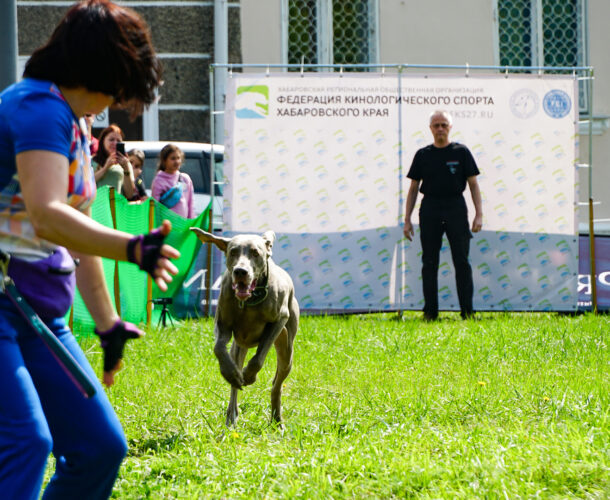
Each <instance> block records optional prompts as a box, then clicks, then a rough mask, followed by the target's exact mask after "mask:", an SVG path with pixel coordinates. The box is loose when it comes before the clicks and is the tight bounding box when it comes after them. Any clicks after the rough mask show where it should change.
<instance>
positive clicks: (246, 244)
mask: <svg viewBox="0 0 610 500" xmlns="http://www.w3.org/2000/svg"><path fill="white" fill-rule="evenodd" d="M191 231H193V232H195V233H196V234H197V237H198V238H199V239H200V240H201V241H202V242H204V243H213V244H214V245H216V246H217V247H218V248H220V250H222V251H223V252H224V253H225V256H226V261H227V269H226V271H225V273H224V274H223V277H222V283H221V286H220V296H219V298H218V307H217V308H216V319H215V325H214V336H215V345H214V354H215V355H216V357H217V358H218V362H219V364H220V373H221V374H222V376H223V377H224V378H225V379H226V380H227V382H229V384H231V397H230V400H229V407H228V408H227V426H232V425H234V424H235V421H236V420H237V415H238V413H239V411H238V409H237V390H238V389H241V388H242V387H243V386H245V385H250V384H253V383H254V382H255V381H256V375H257V373H258V372H259V371H260V370H261V368H262V367H263V364H264V362H265V358H266V356H267V353H268V352H269V349H271V346H272V345H275V352H276V354H277V367H276V372H275V377H274V379H273V387H272V389H271V418H272V420H274V421H275V422H277V423H280V424H281V422H282V408H281V404H282V401H281V400H282V384H283V382H284V380H286V377H287V376H288V374H289V373H290V369H291V368H292V352H293V344H294V338H295V336H296V334H297V328H298V325H299V304H298V302H297V299H296V297H295V293H294V285H293V283H292V279H291V278H290V276H289V275H288V273H287V272H286V271H284V270H283V269H282V268H281V267H279V266H277V265H276V264H275V263H274V262H273V260H272V259H271V254H272V252H271V250H272V248H273V242H274V240H275V233H274V232H273V231H267V232H266V233H265V234H263V235H262V236H258V235H254V234H241V235H237V236H234V237H233V238H225V237H222V236H215V235H213V234H210V233H207V232H205V231H202V230H201V229H199V228H196V227H192V228H191ZM231 338H233V343H232V345H231V353H230V355H229V352H228V351H227V345H228V344H229V342H230V341H231ZM252 347H256V353H255V354H254V356H252V358H251V359H250V360H249V361H248V364H247V365H246V367H245V368H243V365H244V361H245V358H246V354H247V353H248V349H250V348H252ZM242 368H243V370H242Z"/></svg>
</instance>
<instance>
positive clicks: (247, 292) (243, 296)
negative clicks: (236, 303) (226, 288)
mask: <svg viewBox="0 0 610 500" xmlns="http://www.w3.org/2000/svg"><path fill="white" fill-rule="evenodd" d="M255 287H256V280H254V281H252V283H250V286H248V285H246V284H245V283H234V284H233V290H235V296H236V297H237V298H238V299H239V300H247V299H249V298H250V296H251V295H252V290H254V288H255Z"/></svg>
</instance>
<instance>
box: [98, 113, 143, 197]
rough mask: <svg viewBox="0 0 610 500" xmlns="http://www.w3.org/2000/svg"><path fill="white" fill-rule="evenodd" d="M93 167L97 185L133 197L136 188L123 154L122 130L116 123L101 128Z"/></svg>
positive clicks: (130, 169) (129, 164)
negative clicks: (111, 188) (108, 187)
mask: <svg viewBox="0 0 610 500" xmlns="http://www.w3.org/2000/svg"><path fill="white" fill-rule="evenodd" d="M93 168H94V170H95V182H96V183H97V186H98V187H100V186H110V187H113V188H114V189H115V190H116V192H117V193H122V194H123V195H124V196H125V197H126V198H127V199H128V200H129V199H131V198H132V197H133V195H134V192H135V189H136V185H135V177H134V174H133V167H132V165H131V162H130V161H129V158H128V157H127V156H126V155H125V143H124V142H123V131H122V130H121V129H120V128H119V126H118V125H115V124H111V125H110V126H108V127H106V128H105V129H104V130H102V132H101V134H100V137H99V148H98V150H97V154H96V155H95V156H94V157H93Z"/></svg>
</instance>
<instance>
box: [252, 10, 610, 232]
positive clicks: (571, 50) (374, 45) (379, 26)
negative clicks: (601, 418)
mask: <svg viewBox="0 0 610 500" xmlns="http://www.w3.org/2000/svg"><path fill="white" fill-rule="evenodd" d="M241 15H242V51H243V52H242V54H243V61H244V63H247V64H249V63H269V64H272V63H277V64H287V63H290V64H299V63H301V62H304V63H313V64H349V63H367V64H430V65H466V64H470V65H481V66H487V65H488V66H504V65H506V66H561V67H574V66H592V67H593V68H594V71H595V80H594V84H593V99H592V102H593V109H592V110H591V111H592V115H593V123H592V131H593V135H592V162H591V164H592V170H589V168H587V166H586V165H587V164H588V162H589V136H588V123H585V122H586V120H587V119H588V118H589V109H588V99H587V98H588V95H587V93H586V82H585V81H582V82H580V85H581V91H580V103H579V105H580V111H581V113H580V116H581V123H580V125H579V127H580V128H579V132H580V141H579V146H580V154H579V156H580V158H578V159H577V163H578V164H581V165H583V166H581V167H578V171H577V175H578V182H579V186H578V188H579V200H580V203H579V206H578V207H577V210H578V218H579V226H580V230H581V232H586V231H588V206H587V204H588V199H589V196H591V197H592V198H593V200H594V202H595V205H594V210H595V229H596V233H610V195H609V194H608V189H607V186H608V185H610V165H609V163H610V140H609V139H610V131H608V128H609V126H610V119H609V116H610V87H609V86H608V85H607V84H605V82H607V81H608V79H609V78H610V59H608V58H607V57H606V56H604V54H605V51H606V50H607V46H608V30H607V28H606V26H605V20H606V19H608V17H609V16H610V2H608V1H607V0H461V1H459V2H448V1H447V0H426V1H419V0H354V1H353V2H341V1H338V0H242V2H241ZM409 71H417V70H414V69H412V70H409ZM575 168H577V167H575ZM589 175H592V179H593V182H592V183H591V184H592V188H591V192H590V190H589V184H590V182H589Z"/></svg>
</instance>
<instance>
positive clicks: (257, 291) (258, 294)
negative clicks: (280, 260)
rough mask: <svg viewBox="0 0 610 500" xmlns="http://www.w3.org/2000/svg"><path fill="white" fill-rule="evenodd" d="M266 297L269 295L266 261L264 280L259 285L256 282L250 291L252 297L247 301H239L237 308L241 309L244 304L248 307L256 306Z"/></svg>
mask: <svg viewBox="0 0 610 500" xmlns="http://www.w3.org/2000/svg"><path fill="white" fill-rule="evenodd" d="M267 295H269V261H267V273H266V274H265V280H264V281H263V282H262V283H261V284H260V285H259V284H258V282H257V285H256V286H255V287H254V290H252V296H251V297H250V298H249V299H248V300H245V301H241V300H240V301H239V308H240V309H241V308H243V307H244V304H245V305H246V306H248V307H252V306H257V305H259V304H260V303H261V302H263V301H264V300H265V299H266V298H267Z"/></svg>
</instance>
